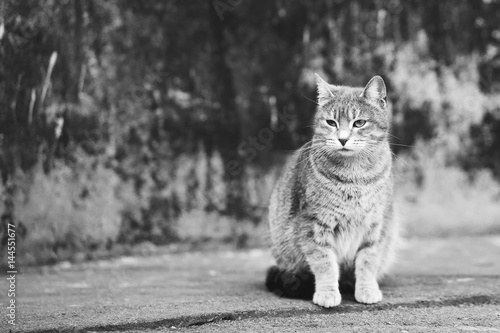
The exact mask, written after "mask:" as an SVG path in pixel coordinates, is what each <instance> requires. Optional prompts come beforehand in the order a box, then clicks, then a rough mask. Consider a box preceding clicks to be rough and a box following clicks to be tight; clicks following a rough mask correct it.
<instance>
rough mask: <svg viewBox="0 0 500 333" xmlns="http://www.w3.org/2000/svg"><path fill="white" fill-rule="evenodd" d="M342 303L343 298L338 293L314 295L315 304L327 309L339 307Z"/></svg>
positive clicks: (327, 292)
mask: <svg viewBox="0 0 500 333" xmlns="http://www.w3.org/2000/svg"><path fill="white" fill-rule="evenodd" d="M340 301H342V296H341V295H340V292H339V291H338V290H336V291H321V290H320V291H317V292H315V293H314V297H313V303H314V304H316V305H319V306H322V307H325V308H332V307H334V306H337V305H339V304H340Z"/></svg>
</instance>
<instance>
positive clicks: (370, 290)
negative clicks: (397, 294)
mask: <svg viewBox="0 0 500 333" xmlns="http://www.w3.org/2000/svg"><path fill="white" fill-rule="evenodd" d="M354 298H355V299H356V301H358V302H359V303H365V304H373V303H378V302H380V301H381V300H382V292H381V291H380V289H379V287H378V285H377V284H366V285H356V288H355V292H354Z"/></svg>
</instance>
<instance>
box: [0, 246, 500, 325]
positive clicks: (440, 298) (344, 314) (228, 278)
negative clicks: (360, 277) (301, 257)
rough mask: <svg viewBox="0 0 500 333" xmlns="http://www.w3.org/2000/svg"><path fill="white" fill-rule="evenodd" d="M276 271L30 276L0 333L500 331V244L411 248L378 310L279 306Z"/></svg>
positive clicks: (131, 269)
mask: <svg viewBox="0 0 500 333" xmlns="http://www.w3.org/2000/svg"><path fill="white" fill-rule="evenodd" d="M272 263H273V260H272V258H271V256H270V254H269V252H268V251H265V250H250V251H245V252H217V253H189V254H178V255H173V254H168V255H157V256H153V257H147V258H146V257H124V258H117V259H113V260H106V261H97V262H92V263H84V264H78V265H72V264H69V263H61V264H59V265H56V266H53V267H44V268H41V269H25V270H24V272H23V273H21V274H18V275H17V286H16V289H17V298H16V304H17V313H16V315H17V318H16V326H11V325H9V324H8V323H7V319H6V317H5V316H2V318H0V320H1V322H0V332H9V330H12V332H59V331H62V332H80V331H82V332H94V331H118V332H167V331H169V332H170V331H180V332H262V331H266V332H282V331H284V332H500V237H493V236H492V237H483V238H460V239H448V240H432V239H430V240H412V241H409V242H408V243H407V245H406V246H405V247H404V248H403V249H401V251H400V256H399V261H398V264H397V265H395V267H394V272H393V274H392V275H390V276H389V277H388V278H386V279H385V280H384V281H383V283H382V284H381V288H382V292H383V293H384V300H383V301H382V302H381V303H379V304H376V305H362V304H358V303H356V302H355V301H354V298H353V296H352V295H343V301H342V304H341V305H340V306H338V307H336V308H333V309H328V310H326V309H322V308H319V307H317V306H315V305H313V304H312V302H310V301H303V300H291V299H284V298H279V297H277V296H275V295H273V294H271V293H269V292H268V291H266V290H265V288H264V285H263V281H264V276H265V271H266V269H267V268H268V267H269V266H270V265H271V264H272ZM7 289H8V285H7V282H6V279H5V277H4V278H2V279H1V281H0V291H1V298H0V302H1V304H0V306H1V308H2V309H3V311H4V313H6V312H5V311H6V310H5V309H6V306H7V305H8V303H7V302H8V299H7V297H6V295H7Z"/></svg>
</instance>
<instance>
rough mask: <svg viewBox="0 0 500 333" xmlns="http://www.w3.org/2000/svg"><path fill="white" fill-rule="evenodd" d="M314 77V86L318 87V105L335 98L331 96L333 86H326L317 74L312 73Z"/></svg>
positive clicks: (326, 83)
mask: <svg viewBox="0 0 500 333" xmlns="http://www.w3.org/2000/svg"><path fill="white" fill-rule="evenodd" d="M314 75H315V76H316V85H317V87H318V104H319V105H323V104H324V103H325V102H326V101H327V100H328V99H330V98H332V97H335V95H334V94H333V91H334V90H335V86H332V85H330V84H328V82H326V81H325V80H323V79H322V78H321V76H319V75H318V74H316V73H314ZM332 90H333V91H332Z"/></svg>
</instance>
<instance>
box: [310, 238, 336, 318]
mask: <svg viewBox="0 0 500 333" xmlns="http://www.w3.org/2000/svg"><path fill="white" fill-rule="evenodd" d="M302 250H303V251H304V254H305V257H306V261H307V263H308V265H309V267H310V268H311V271H312V273H313V274H314V278H315V292H314V296H313V303H314V304H317V305H320V306H323V307H325V308H331V307H334V306H337V305H339V304H340V302H341V300H342V296H341V295H340V291H339V282H338V281H339V266H338V264H337V258H336V255H335V253H334V252H333V250H332V249H330V248H327V247H324V246H322V245H318V244H316V243H310V244H307V245H305V246H302Z"/></svg>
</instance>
